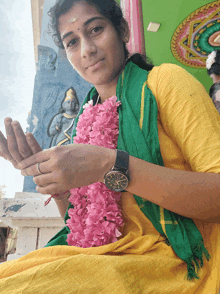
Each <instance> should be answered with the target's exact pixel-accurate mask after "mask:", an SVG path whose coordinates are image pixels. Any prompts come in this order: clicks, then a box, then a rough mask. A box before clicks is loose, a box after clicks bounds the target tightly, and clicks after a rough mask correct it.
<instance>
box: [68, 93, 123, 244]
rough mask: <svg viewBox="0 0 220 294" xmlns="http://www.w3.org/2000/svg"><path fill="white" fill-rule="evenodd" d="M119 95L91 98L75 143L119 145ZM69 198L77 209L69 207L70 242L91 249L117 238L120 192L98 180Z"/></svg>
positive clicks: (79, 124) (85, 106) (71, 191)
mask: <svg viewBox="0 0 220 294" xmlns="http://www.w3.org/2000/svg"><path fill="white" fill-rule="evenodd" d="M119 105H120V102H117V97H116V96H113V97H111V98H109V99H108V100H106V101H105V102H104V103H103V104H98V105H95V106H92V102H91V101H89V102H88V103H86V104H85V105H84V109H85V110H84V112H83V113H82V114H81V115H80V117H79V120H78V124H77V128H76V131H77V133H76V137H75V138H74V143H81V144H90V145H96V146H102V147H106V148H110V149H115V148H116V147H117V139H118V113H117V107H118V106H119ZM70 193H71V196H70V197H69V201H70V202H71V203H72V204H73V206H74V208H73V209H69V210H68V213H69V217H70V218H69V219H68V220H67V226H68V227H69V229H70V233H69V234H68V236H67V243H68V244H69V245H72V246H77V247H82V248H87V247H92V246H102V245H106V244H109V243H113V242H115V241H117V238H118V237H120V236H121V233H120V231H119V229H120V227H121V226H122V225H123V220H122V214H121V210H120V207H119V204H118V202H119V200H120V198H121V193H120V192H114V191H111V190H109V189H108V188H106V186H105V185H104V184H103V183H101V182H97V183H94V184H91V185H89V186H85V187H81V188H75V189H71V190H70Z"/></svg>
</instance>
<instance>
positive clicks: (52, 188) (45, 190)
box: [36, 183, 63, 195]
mask: <svg viewBox="0 0 220 294" xmlns="http://www.w3.org/2000/svg"><path fill="white" fill-rule="evenodd" d="M36 190H37V191H38V192H39V193H41V194H50V195H53V194H59V193H61V192H62V190H63V189H61V188H59V187H58V184H57V183H51V184H49V185H47V186H46V187H39V186H36Z"/></svg>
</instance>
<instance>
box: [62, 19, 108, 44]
mask: <svg viewBox="0 0 220 294" xmlns="http://www.w3.org/2000/svg"><path fill="white" fill-rule="evenodd" d="M96 19H102V20H104V18H103V17H100V16H94V17H92V18H90V19H88V20H87V21H86V22H84V24H83V26H84V27H85V26H87V25H89V24H90V23H91V22H92V21H94V20H96ZM71 34H73V32H72V31H71V32H68V33H66V34H64V35H63V37H62V39H61V41H63V40H64V39H65V38H67V37H68V36H69V35H71Z"/></svg>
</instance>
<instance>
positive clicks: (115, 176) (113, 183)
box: [105, 171, 128, 192]
mask: <svg viewBox="0 0 220 294" xmlns="http://www.w3.org/2000/svg"><path fill="white" fill-rule="evenodd" d="M105 185H106V187H107V188H108V189H110V190H112V191H116V192H121V191H123V190H125V189H126V188H127V186H128V177H127V176H126V175H125V174H123V173H122V172H120V171H109V172H108V173H107V174H106V175H105Z"/></svg>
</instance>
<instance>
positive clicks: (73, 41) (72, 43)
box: [67, 39, 77, 48]
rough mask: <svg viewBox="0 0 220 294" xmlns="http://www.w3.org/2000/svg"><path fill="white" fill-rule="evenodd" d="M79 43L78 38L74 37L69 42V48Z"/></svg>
mask: <svg viewBox="0 0 220 294" xmlns="http://www.w3.org/2000/svg"><path fill="white" fill-rule="evenodd" d="M76 44H77V40H76V39H72V40H71V41H70V42H69V43H68V44H67V48H68V47H71V46H75V45H76Z"/></svg>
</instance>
